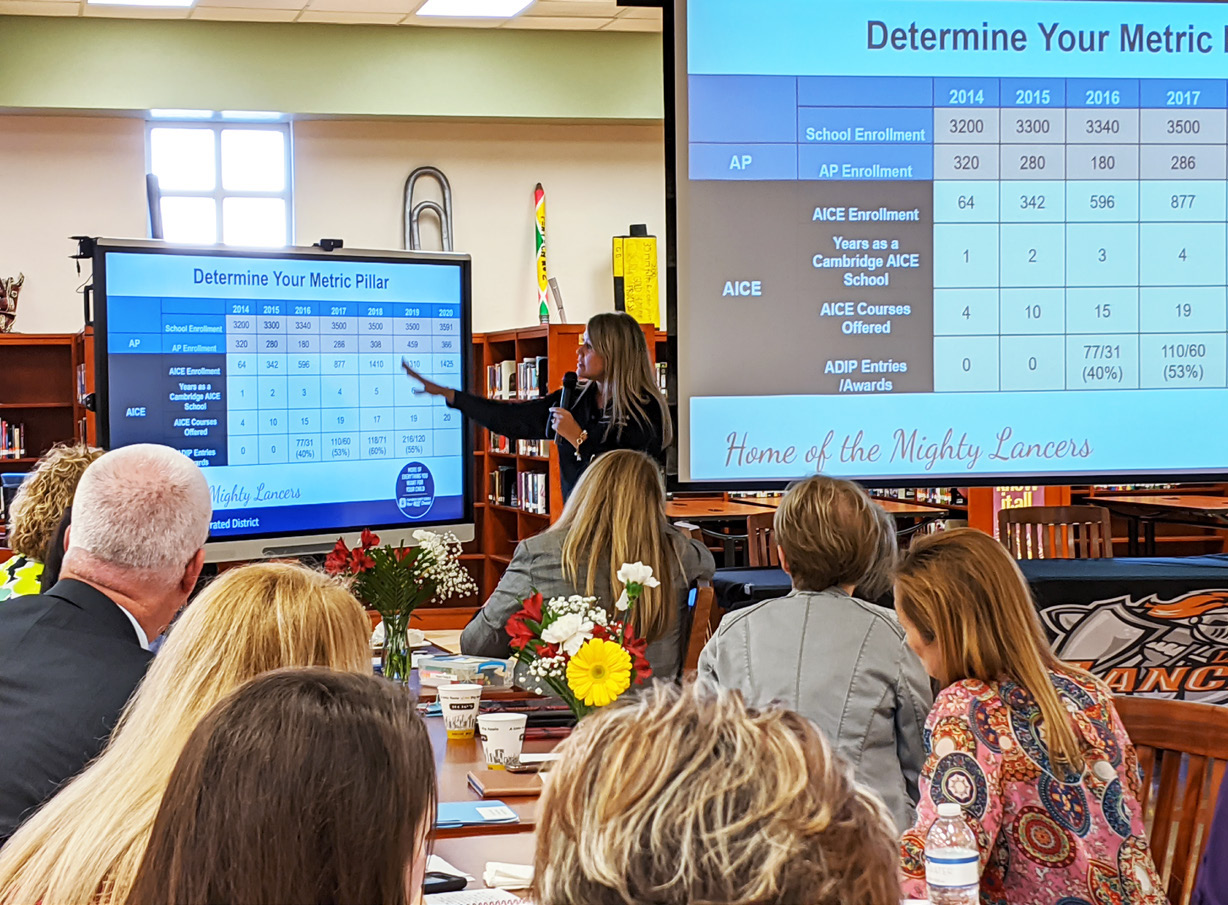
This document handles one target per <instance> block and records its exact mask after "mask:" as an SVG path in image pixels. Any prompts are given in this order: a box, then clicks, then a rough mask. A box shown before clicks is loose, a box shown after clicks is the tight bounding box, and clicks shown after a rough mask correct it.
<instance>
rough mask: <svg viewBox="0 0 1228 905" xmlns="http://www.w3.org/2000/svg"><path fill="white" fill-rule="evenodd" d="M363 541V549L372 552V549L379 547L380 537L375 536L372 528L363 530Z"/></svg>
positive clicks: (361, 538)
mask: <svg viewBox="0 0 1228 905" xmlns="http://www.w3.org/2000/svg"><path fill="white" fill-rule="evenodd" d="M359 540H361V541H362V548H363V549H364V550H370V549H371V548H372V547H378V546H379V535H378V534H375V533H374V532H373V531H372V530H371V529H370V528H363V529H362V536H361V537H360V538H359Z"/></svg>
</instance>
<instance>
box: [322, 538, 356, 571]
mask: <svg viewBox="0 0 1228 905" xmlns="http://www.w3.org/2000/svg"><path fill="white" fill-rule="evenodd" d="M349 563H350V548H349V547H347V546H346V545H345V540H344V539H342V538H337V543H336V545H335V546H334V547H333V551H332V552H331V553H329V554H328V557H327V558H326V559H325V560H324V571H325V572H327V573H328V574H329V575H337V574H340V573H341V572H344V571H345V570H346V569H347V568H348V567H349Z"/></svg>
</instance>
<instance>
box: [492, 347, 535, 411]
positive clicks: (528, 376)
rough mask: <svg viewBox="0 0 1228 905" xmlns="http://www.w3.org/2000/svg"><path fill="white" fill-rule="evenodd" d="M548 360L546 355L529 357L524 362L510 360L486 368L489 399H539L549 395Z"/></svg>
mask: <svg viewBox="0 0 1228 905" xmlns="http://www.w3.org/2000/svg"><path fill="white" fill-rule="evenodd" d="M547 362H548V359H547V358H546V356H544V355H536V356H533V355H531V356H528V357H526V358H524V359H523V360H522V361H515V360H514V359H508V360H506V361H501V362H499V363H497V364H493V365H487V367H486V396H487V398H488V399H502V400H505V401H506V400H513V399H519V400H525V399H537V398H539V397H541V396H545V395H547V394H548V393H549V390H548V386H549V384H548V377H547Z"/></svg>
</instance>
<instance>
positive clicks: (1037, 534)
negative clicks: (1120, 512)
mask: <svg viewBox="0 0 1228 905" xmlns="http://www.w3.org/2000/svg"><path fill="white" fill-rule="evenodd" d="M998 538H999V539H1000V540H1001V541H1002V543H1003V544H1004V545H1005V546H1006V549H1008V550H1010V551H1011V555H1012V556H1014V557H1015V558H1016V559H1112V558H1113V530H1112V527H1111V524H1110V516H1109V511H1108V510H1107V509H1104V508H1102V507H1100V506H1024V507H1021V508H1019V509H1001V510H999V511H998Z"/></svg>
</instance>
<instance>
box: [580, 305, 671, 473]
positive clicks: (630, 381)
mask: <svg viewBox="0 0 1228 905" xmlns="http://www.w3.org/2000/svg"><path fill="white" fill-rule="evenodd" d="M588 341H589V344H590V345H592V347H593V351H594V352H596V353H597V354H598V355H600V356H601V357H602V358H604V359H605V368H606V375H607V376H606V392H607V393H608V394H609V402H610V426H609V427H608V428H607V429H606V432H607V434H608V433H609V431H611V430H613V431H615V435H617V432H618V431H620V430H621V429H622V426H623V425H624V424H626V423H627V420H628V419H630V418H635V419H636V420H637V421H639V422H640V423H641V424H644V425H645V426H648V425H651V424H652V419H651V417H650V416H649V414H648V406H649V405H650V404H653V403H655V404H656V405H657V406H659V407H660V409H661V448H662V449H664V448H665V447H667V446H669V445H670V443H672V442H673V440H674V422H673V420H672V419H671V418H670V416H669V405H668V404H667V403H666V401H665V397H664V396H663V395H662V394H661V390H660V388H659V387H658V386H657V374H656V371H655V369H654V368H653V366H652V359H651V358H650V357H649V355H648V340H647V339H645V338H644V331H643V329H642V328H641V327H640V325H639V322H638V321H636V319H635V318H633V317H632V316H631V315H630V314H626V313H624V312H622V311H606V312H604V313H602V314H594V315H593V316H592V317H591V318H589V321H588Z"/></svg>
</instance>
